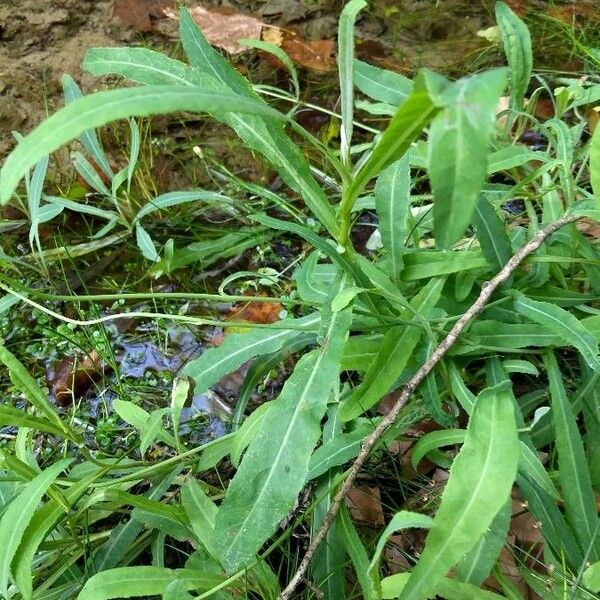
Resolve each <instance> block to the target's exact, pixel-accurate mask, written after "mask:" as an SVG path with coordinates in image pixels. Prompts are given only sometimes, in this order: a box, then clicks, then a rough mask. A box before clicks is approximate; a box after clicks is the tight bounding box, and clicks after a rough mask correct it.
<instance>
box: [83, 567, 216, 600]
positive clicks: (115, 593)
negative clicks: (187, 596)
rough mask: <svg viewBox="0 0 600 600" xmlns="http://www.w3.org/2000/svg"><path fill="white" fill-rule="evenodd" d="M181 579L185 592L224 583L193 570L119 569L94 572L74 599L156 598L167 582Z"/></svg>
mask: <svg viewBox="0 0 600 600" xmlns="http://www.w3.org/2000/svg"><path fill="white" fill-rule="evenodd" d="M178 579H182V580H183V581H185V584H186V589H187V590H196V591H208V590H210V589H211V588H213V587H215V586H217V585H219V584H220V583H222V582H223V579H224V578H223V577H222V576H219V575H215V574H214V573H204V572H201V571H194V570H192V569H165V568H163V567H118V568H116V569H109V570H108V571H102V572H101V573H97V574H96V575H94V576H93V577H90V579H88V580H87V582H86V584H85V585H84V586H83V589H82V590H81V592H80V593H79V596H77V600H110V599H111V598H132V597H136V596H144V597H146V596H157V595H160V594H162V593H163V592H164V591H165V590H166V589H167V587H168V586H169V584H170V583H173V581H177V580H178Z"/></svg>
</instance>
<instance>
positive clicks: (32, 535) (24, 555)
mask: <svg viewBox="0 0 600 600" xmlns="http://www.w3.org/2000/svg"><path fill="white" fill-rule="evenodd" d="M101 473H102V471H101V470H100V469H97V470H96V472H95V473H92V474H91V475H89V476H88V477H85V478H83V479H82V480H81V481H78V482H77V483H74V484H73V485H71V487H70V488H69V489H68V490H67V491H66V492H65V493H64V499H65V501H66V502H67V504H68V505H69V506H72V505H73V504H75V502H77V500H78V499H79V498H80V497H81V496H82V495H83V494H84V493H85V492H86V491H87V490H88V488H89V486H90V484H91V483H92V482H93V481H94V479H96V478H97V477H99V476H100V474H101ZM64 514H65V508H64V506H62V505H61V504H60V503H59V502H57V501H56V500H50V501H49V502H47V503H46V504H44V505H43V506H42V507H41V508H40V509H38V510H36V512H35V513H34V515H33V517H32V519H31V522H30V523H29V525H28V526H27V529H26V530H25V531H24V533H23V536H22V538H21V541H20V543H19V547H18V549H17V552H16V553H15V556H14V558H13V560H12V572H13V575H14V580H15V582H16V584H17V587H18V589H19V592H20V593H21V596H22V597H23V598H24V599H25V600H31V598H32V593H33V581H32V580H33V575H34V574H35V571H34V569H33V559H34V557H35V554H36V552H37V550H38V548H39V545H40V544H41V543H42V541H43V540H44V539H45V538H46V537H47V536H48V533H49V532H50V531H51V530H52V529H53V527H54V526H55V525H56V523H57V522H58V520H59V519H60V518H61V517H62V516H64Z"/></svg>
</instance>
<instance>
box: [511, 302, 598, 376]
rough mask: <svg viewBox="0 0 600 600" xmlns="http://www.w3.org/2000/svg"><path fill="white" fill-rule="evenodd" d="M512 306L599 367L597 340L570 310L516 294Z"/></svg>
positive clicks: (586, 360)
mask: <svg viewBox="0 0 600 600" xmlns="http://www.w3.org/2000/svg"><path fill="white" fill-rule="evenodd" d="M514 306H515V308H516V310H517V312H519V313H520V314H522V315H523V316H525V317H527V318H528V319H530V320H531V321H534V322H535V323H539V324H540V325H543V326H544V327H547V328H548V330H549V331H551V332H552V333H554V334H556V335H557V336H559V337H560V338H561V339H562V341H563V342H564V343H565V344H566V345H569V346H573V347H574V348H577V350H579V352H580V353H581V356H582V357H583V359H584V360H585V362H586V363H587V364H588V365H589V366H590V367H592V368H593V369H596V370H597V369H599V368H600V359H599V358H598V340H597V339H596V338H595V337H594V335H593V334H592V333H590V331H589V330H588V329H586V328H585V327H584V325H583V324H582V323H581V322H580V321H579V320H578V319H577V317H575V316H574V315H573V314H571V313H570V312H568V311H566V310H565V309H564V308H560V307H559V306H555V305H553V304H550V303H548V302H537V301H536V300H531V299H530V298H527V297H526V296H524V295H523V294H517V296H516V298H515V302H514Z"/></svg>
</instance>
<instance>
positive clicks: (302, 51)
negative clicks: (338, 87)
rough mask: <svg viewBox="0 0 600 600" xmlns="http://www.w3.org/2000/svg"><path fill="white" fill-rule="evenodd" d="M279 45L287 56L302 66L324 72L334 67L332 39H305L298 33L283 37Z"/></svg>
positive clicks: (333, 44)
mask: <svg viewBox="0 0 600 600" xmlns="http://www.w3.org/2000/svg"><path fill="white" fill-rule="evenodd" d="M281 47H282V48H283V50H285V51H286V52H287V53H288V55H289V57H290V58H291V59H292V60H293V61H294V62H295V63H296V64H299V65H301V66H302V67H306V68H307V69H311V70H312V71H318V72H320V73H326V72H327V71H331V70H333V69H334V68H335V60H334V59H333V50H334V48H335V42H334V41H333V40H311V41H309V40H305V39H303V38H302V37H300V36H299V35H293V36H286V37H284V39H283V41H282V43H281Z"/></svg>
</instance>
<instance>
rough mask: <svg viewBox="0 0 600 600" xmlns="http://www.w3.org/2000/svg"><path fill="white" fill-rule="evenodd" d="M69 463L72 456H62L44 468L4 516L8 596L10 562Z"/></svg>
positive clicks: (2, 569)
mask: <svg viewBox="0 0 600 600" xmlns="http://www.w3.org/2000/svg"><path fill="white" fill-rule="evenodd" d="M69 464H71V460H70V459H64V460H59V461H58V462H56V463H54V464H53V465H52V466H51V467H48V468H47V469H46V470H45V471H42V472H41V473H40V474H39V475H38V476H37V477H35V478H34V479H33V480H32V481H30V482H29V483H27V484H26V485H25V486H23V489H22V491H21V492H20V493H19V495H18V496H17V497H16V498H14V500H13V501H12V502H11V503H10V505H9V506H8V508H7V509H6V510H5V511H4V514H3V515H2V519H1V520H0V591H1V592H2V595H3V596H4V598H8V580H9V577H10V564H11V562H12V559H13V557H14V556H15V553H16V552H17V548H18V547H19V544H20V543H21V540H22V538H23V534H24V533H25V530H26V529H27V526H28V525H29V523H30V521H31V519H32V518H33V515H34V513H35V510H36V509H37V507H38V504H39V503H40V501H41V499H42V497H43V496H44V494H45V493H46V492H47V491H48V488H49V487H50V486H51V485H52V483H53V482H54V480H55V479H56V478H57V477H58V476H59V475H60V473H61V471H64V469H66V468H67V467H68V466H69Z"/></svg>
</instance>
